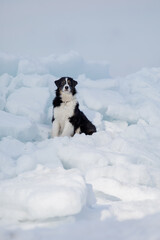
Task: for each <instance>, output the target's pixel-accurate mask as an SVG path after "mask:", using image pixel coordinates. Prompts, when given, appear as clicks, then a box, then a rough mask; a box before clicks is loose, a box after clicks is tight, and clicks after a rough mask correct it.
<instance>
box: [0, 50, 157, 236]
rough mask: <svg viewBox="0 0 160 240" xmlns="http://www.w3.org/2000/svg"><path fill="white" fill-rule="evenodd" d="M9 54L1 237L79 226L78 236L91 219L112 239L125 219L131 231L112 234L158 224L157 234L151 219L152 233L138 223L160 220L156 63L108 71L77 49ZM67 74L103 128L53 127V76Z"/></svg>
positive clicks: (1, 144) (0, 117)
mask: <svg viewBox="0 0 160 240" xmlns="http://www.w3.org/2000/svg"><path fill="white" fill-rule="evenodd" d="M76 59H77V60H76ZM5 61H6V62H5ZM5 61H4V57H3V58H2V57H1V58H0V62H1V63H3V64H1V66H2V67H1V69H0V73H1V74H2V73H4V72H7V73H5V74H2V75H1V76H0V224H1V228H0V236H1V238H2V239H5V237H7V239H12V238H11V236H12V234H14V236H15V239H17V240H18V239H21V240H23V239H26V238H25V237H26V236H27V239H35V238H34V237H33V236H34V235H36V236H37V238H38V239H40V240H41V239H46V236H47V235H48V238H47V239H53V238H52V236H55V238H56V239H66V238H67V236H66V234H68V236H70V238H69V239H71V237H74V233H75V232H76V231H78V234H79V239H82V237H83V236H84V232H85V230H84V227H86V228H88V229H92V228H93V229H94V230H93V235H94V236H95V238H94V239H99V237H98V236H101V239H106V236H110V234H111V235H112V236H114V237H119V235H116V234H115V233H114V231H112V230H113V229H115V228H116V229H119V231H118V232H120V231H121V230H123V231H124V229H125V227H126V228H127V229H128V230H127V232H128V234H126V235H123V236H122V237H123V238H120V237H119V238H116V239H123V240H124V239H127V240H129V239H136V240H138V239H145V240H146V239H151V238H150V237H151V236H152V235H153V233H154V236H155V239H158V238H156V237H157V236H160V231H159V227H158V225H156V224H154V226H153V227H152V228H150V229H148V228H149V227H147V229H148V232H147V233H148V235H144V232H143V231H141V228H142V225H143V226H150V224H152V225H153V223H155V222H157V221H160V215H159V212H160V141H159V140H160V131H159V129H160V121H159V119H160V68H152V69H142V70H141V71H139V72H137V73H135V74H132V75H129V76H127V77H125V78H116V79H111V78H109V77H108V76H109V75H108V70H107V68H106V65H97V64H96V65H94V64H93V63H92V64H90V65H89V64H88V63H85V62H84V61H82V59H80V58H79V56H77V55H76V56H75V54H73V53H72V54H71V56H70V58H68V57H67V58H65V56H63V57H61V58H59V59H56V60H55V57H53V56H51V57H49V58H47V59H41V61H39V62H35V60H33V61H30V60H24V59H17V58H15V57H13V58H11V59H10V58H9V60H8V59H6V58H5ZM7 64H8V65H7ZM74 64H75V66H74ZM6 65H7V67H6V68H7V70H6V69H5V67H4V66H6ZM82 65H83V66H82ZM59 70H60V71H59ZM72 70H73V74H71V72H72ZM63 71H64V72H63ZM67 71H68V72H67ZM63 73H67V75H68V74H69V75H71V76H73V77H75V76H76V80H77V81H78V85H77V90H78V94H77V98H78V100H79V102H80V108H81V110H82V111H84V112H85V114H86V115H87V117H88V118H89V119H90V120H91V121H92V122H93V123H94V124H95V125H96V127H97V130H98V131H97V133H95V134H93V135H92V136H85V135H84V134H82V135H78V134H76V135H75V136H74V137H73V138H68V137H64V138H62V137H59V138H54V139H52V138H51V136H50V133H51V118H52V99H53V98H54V94H55V85H54V80H56V79H57V77H58V75H59V74H62V75H63ZM81 73H83V74H81ZM99 73H101V74H102V75H99ZM92 74H93V75H94V77H93V78H92ZM98 76H99V79H98ZM95 79H97V80H95ZM62 223H63V224H62ZM66 223H67V224H69V228H68V227H66V226H68V225H66ZM61 224H62V226H59V225H61ZM133 224H134V225H135V226H136V227H137V229H139V232H138V234H137V235H135V238H131V237H132V234H130V233H131V232H132V225H133ZM57 225H58V227H56V228H53V229H50V228H49V227H55V226H57ZM106 226H109V227H108V228H106ZM2 227H3V228H4V229H8V230H3V229H2ZM37 227H40V233H41V234H40V235H39V233H38V231H39V230H37ZM46 227H47V228H46ZM18 228H22V229H24V228H25V229H26V228H33V229H31V230H28V231H27V232H24V231H23V230H18ZM11 229H12V230H11ZM143 229H144V227H143ZM63 231H64V234H62V235H61V234H60V232H61V233H62V232H63ZM91 232H92V231H91ZM93 235H92V234H91V236H93ZM60 236H61V237H62V238H60ZM142 237H144V238H142ZM147 237H148V238H147ZM87 239H93V238H89V237H88V238H87Z"/></svg>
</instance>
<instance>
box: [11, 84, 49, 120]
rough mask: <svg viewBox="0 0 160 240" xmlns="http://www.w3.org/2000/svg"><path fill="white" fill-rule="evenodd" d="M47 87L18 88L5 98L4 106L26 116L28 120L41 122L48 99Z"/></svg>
mask: <svg viewBox="0 0 160 240" xmlns="http://www.w3.org/2000/svg"><path fill="white" fill-rule="evenodd" d="M49 96H50V95H49V91H48V88H39V87H34V88H25V87H22V88H19V89H17V90H15V91H14V92H13V93H12V94H11V95H10V96H9V97H8V99H7V104H6V108H7V110H8V111H9V112H11V113H14V114H16V115H22V116H26V117H28V118H29V119H30V120H33V121H38V122H43V121H44V120H45V107H46V104H47V101H48V99H49Z"/></svg>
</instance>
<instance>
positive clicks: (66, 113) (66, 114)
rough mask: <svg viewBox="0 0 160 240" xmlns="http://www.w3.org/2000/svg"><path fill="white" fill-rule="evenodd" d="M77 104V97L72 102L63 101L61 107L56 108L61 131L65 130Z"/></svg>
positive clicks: (56, 116)
mask: <svg viewBox="0 0 160 240" xmlns="http://www.w3.org/2000/svg"><path fill="white" fill-rule="evenodd" d="M76 104H77V101H76V99H73V100H72V101H70V102H66V103H61V105H60V106H59V107H55V108H54V118H55V119H56V120H57V121H58V123H59V125H60V129H61V131H63V129H64V126H65V124H66V122H68V121H69V118H70V117H72V116H73V114H74V109H75V106H76Z"/></svg>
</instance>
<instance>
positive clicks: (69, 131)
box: [61, 121, 74, 137]
mask: <svg viewBox="0 0 160 240" xmlns="http://www.w3.org/2000/svg"><path fill="white" fill-rule="evenodd" d="M73 133H74V127H73V125H72V124H71V123H70V122H69V121H67V122H66V123H65V126H64V129H63V132H62V134H61V136H62V137H64V136H68V137H71V136H73Z"/></svg>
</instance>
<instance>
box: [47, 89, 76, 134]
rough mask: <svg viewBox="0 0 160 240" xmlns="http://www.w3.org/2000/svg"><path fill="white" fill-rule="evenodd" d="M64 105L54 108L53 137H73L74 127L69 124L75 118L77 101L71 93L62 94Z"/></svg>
mask: <svg viewBox="0 0 160 240" xmlns="http://www.w3.org/2000/svg"><path fill="white" fill-rule="evenodd" d="M61 98H62V103H61V105H60V106H59V107H56V108H54V112H53V114H54V117H55V120H54V122H53V125H52V134H51V135H52V137H58V136H72V135H73V134H74V127H73V125H72V124H71V123H70V122H69V118H70V117H72V116H73V114H74V109H75V106H76V104H77V99H76V97H75V96H73V95H72V94H71V93H70V92H65V91H64V92H61Z"/></svg>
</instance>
